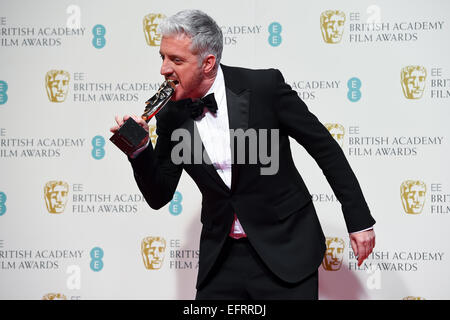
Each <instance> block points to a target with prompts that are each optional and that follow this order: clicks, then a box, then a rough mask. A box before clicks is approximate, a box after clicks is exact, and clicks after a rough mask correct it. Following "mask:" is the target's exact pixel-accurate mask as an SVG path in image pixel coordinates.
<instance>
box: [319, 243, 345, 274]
mask: <svg viewBox="0 0 450 320" xmlns="http://www.w3.org/2000/svg"><path fill="white" fill-rule="evenodd" d="M343 258H344V245H343V244H342V243H341V242H339V241H337V240H331V241H330V242H329V243H328V245H327V250H326V252H325V258H324V265H323V266H324V268H325V269H326V270H329V271H336V270H339V269H340V268H341V265H342V259H343Z"/></svg>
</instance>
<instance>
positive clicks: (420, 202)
mask: <svg viewBox="0 0 450 320" xmlns="http://www.w3.org/2000/svg"><path fill="white" fill-rule="evenodd" d="M426 193H427V186H426V185H425V183H423V182H422V181H413V180H407V181H404V182H403V183H402V185H401V186H400V196H401V199H402V205H403V209H404V210H405V212H406V213H409V214H419V213H422V210H423V206H424V204H425V195H426Z"/></svg>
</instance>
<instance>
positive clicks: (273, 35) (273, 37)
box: [269, 22, 282, 47]
mask: <svg viewBox="0 0 450 320" xmlns="http://www.w3.org/2000/svg"><path fill="white" fill-rule="evenodd" d="M280 33H281V24H279V23H278V22H272V23H271V24H270V25H269V44H270V45H271V46H272V47H278V46H279V45H280V44H281V40H282V39H281V35H280Z"/></svg>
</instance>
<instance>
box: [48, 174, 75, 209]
mask: <svg viewBox="0 0 450 320" xmlns="http://www.w3.org/2000/svg"><path fill="white" fill-rule="evenodd" d="M68 196H69V185H68V184H67V183H66V182H64V181H49V182H47V183H46V184H45V186H44V199H45V204H46V206H47V210H48V212H49V213H62V212H63V211H64V209H65V208H66V203H67V199H68Z"/></svg>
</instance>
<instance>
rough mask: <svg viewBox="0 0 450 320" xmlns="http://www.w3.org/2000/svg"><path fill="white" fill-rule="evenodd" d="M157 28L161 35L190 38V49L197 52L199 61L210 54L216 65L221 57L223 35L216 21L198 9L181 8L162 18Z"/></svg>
mask: <svg viewBox="0 0 450 320" xmlns="http://www.w3.org/2000/svg"><path fill="white" fill-rule="evenodd" d="M159 28H160V30H161V35H162V36H173V35H179V34H186V35H187V36H189V37H190V38H191V41H192V45H191V50H192V51H193V52H195V53H198V55H199V58H200V61H199V62H201V61H203V59H204V58H205V57H206V56H207V55H208V54H212V55H214V56H215V57H216V66H218V65H219V63H220V59H221V58H222V50H223V35H222V30H221V29H220V27H219V26H218V25H217V23H216V22H215V21H214V19H212V18H211V17H210V16H208V15H207V14H206V13H204V12H202V11H200V10H183V11H180V12H178V13H177V14H175V15H173V16H170V17H168V18H167V19H164V20H163V21H162V22H161V23H160V25H159Z"/></svg>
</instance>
